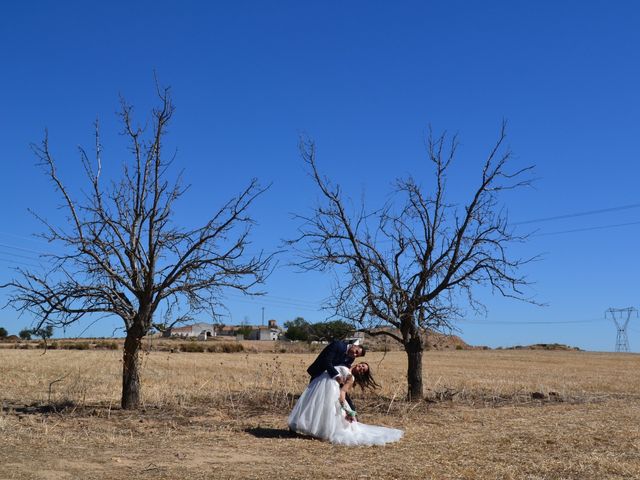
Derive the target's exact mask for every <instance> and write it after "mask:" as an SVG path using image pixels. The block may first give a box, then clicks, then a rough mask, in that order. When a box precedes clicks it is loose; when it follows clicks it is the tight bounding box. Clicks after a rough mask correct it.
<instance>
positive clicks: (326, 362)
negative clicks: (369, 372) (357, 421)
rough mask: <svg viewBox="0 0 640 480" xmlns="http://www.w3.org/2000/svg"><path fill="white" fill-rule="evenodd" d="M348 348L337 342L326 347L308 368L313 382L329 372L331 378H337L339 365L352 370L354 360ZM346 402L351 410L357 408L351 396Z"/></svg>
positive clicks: (345, 344)
mask: <svg viewBox="0 0 640 480" xmlns="http://www.w3.org/2000/svg"><path fill="white" fill-rule="evenodd" d="M348 346H349V344H348V343H347V342H341V341H340V340H335V341H333V342H331V343H330V344H329V345H327V346H326V347H324V349H323V350H322V351H321V352H320V355H318V358H316V359H315V361H314V362H313V363H312V364H311V365H310V366H309V368H307V373H308V374H309V375H311V380H313V379H314V378H316V377H318V376H320V375H322V374H323V373H324V372H327V373H328V374H329V376H330V377H331V378H334V377H336V376H337V375H338V371H337V370H336V367H337V366H338V365H344V366H346V367H349V368H351V364H352V363H353V358H352V357H350V356H349V355H347V348H348ZM346 400H347V403H348V404H349V406H350V407H351V409H352V410H355V409H356V407H355V406H354V405H353V402H352V401H351V398H350V397H349V395H347V396H346Z"/></svg>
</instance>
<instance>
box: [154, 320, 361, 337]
mask: <svg viewBox="0 0 640 480" xmlns="http://www.w3.org/2000/svg"><path fill="white" fill-rule="evenodd" d="M285 333H286V329H285V328H281V327H280V326H279V325H278V322H277V321H276V320H273V319H272V320H269V321H268V322H267V325H224V324H219V323H203V322H200V323H194V324H192V325H185V326H183V327H171V328H168V329H166V330H165V331H164V332H162V336H163V337H167V338H169V337H174V338H175V337H178V338H190V339H196V340H209V339H210V338H213V337H228V338H229V337H230V338H233V339H235V340H261V341H271V342H274V341H277V340H283V339H284V335H285ZM363 339H364V333H362V332H355V333H353V335H352V336H351V337H350V338H348V339H347V341H355V340H363Z"/></svg>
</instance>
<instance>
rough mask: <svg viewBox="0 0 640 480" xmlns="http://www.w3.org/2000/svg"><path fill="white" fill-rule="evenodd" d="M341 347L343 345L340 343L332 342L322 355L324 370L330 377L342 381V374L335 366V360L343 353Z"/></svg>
mask: <svg viewBox="0 0 640 480" xmlns="http://www.w3.org/2000/svg"><path fill="white" fill-rule="evenodd" d="M341 346H342V345H341V344H340V343H339V342H331V343H330V344H329V345H327V347H326V348H325V349H324V350H323V351H322V353H321V354H320V356H321V364H322V367H323V369H324V370H326V371H327V373H328V374H329V376H330V377H331V378H333V379H334V380H340V378H341V375H340V372H338V370H337V369H336V367H335V365H334V364H333V359H334V358H335V357H336V356H337V355H339V354H340V353H341V352H340V347H341Z"/></svg>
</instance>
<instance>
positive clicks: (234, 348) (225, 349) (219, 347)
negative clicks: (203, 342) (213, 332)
mask: <svg viewBox="0 0 640 480" xmlns="http://www.w3.org/2000/svg"><path fill="white" fill-rule="evenodd" d="M207 352H211V353H238V352H244V346H243V345H242V344H241V343H230V342H225V343H212V344H210V345H207Z"/></svg>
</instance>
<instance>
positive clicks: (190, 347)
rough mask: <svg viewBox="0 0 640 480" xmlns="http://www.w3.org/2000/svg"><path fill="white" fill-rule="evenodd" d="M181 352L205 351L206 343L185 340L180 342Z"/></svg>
mask: <svg viewBox="0 0 640 480" xmlns="http://www.w3.org/2000/svg"><path fill="white" fill-rule="evenodd" d="M180 351H181V352H199V353H202V352H204V345H202V344H201V343H196V342H185V343H181V344H180Z"/></svg>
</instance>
